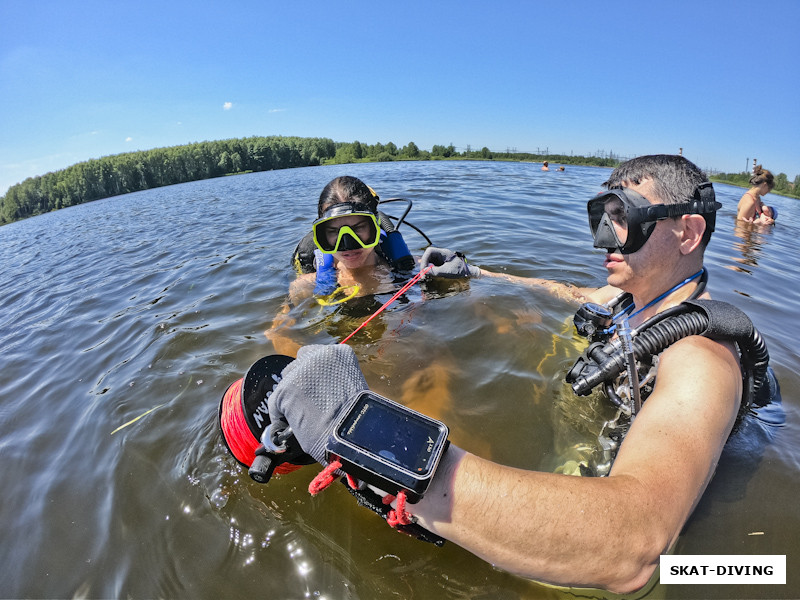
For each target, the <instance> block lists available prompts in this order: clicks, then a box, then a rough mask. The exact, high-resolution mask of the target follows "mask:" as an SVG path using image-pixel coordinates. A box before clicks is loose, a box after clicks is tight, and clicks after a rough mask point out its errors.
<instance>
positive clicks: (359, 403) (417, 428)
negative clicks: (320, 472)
mask: <svg viewBox="0 0 800 600" xmlns="http://www.w3.org/2000/svg"><path fill="white" fill-rule="evenodd" d="M348 404H349V405H350V408H349V409H347V410H345V411H344V414H343V415H342V417H341V418H340V419H339V421H338V422H337V424H336V426H335V427H334V429H333V432H332V433H331V435H330V437H329V438H328V444H327V447H326V459H327V460H328V462H331V461H332V460H333V459H334V458H338V459H339V460H340V462H341V463H342V471H344V472H345V473H347V474H349V475H352V476H353V477H356V478H358V479H360V480H362V481H364V482H365V483H368V484H370V485H373V486H375V487H377V488H378V489H380V490H383V491H384V492H388V493H390V494H394V495H397V494H398V493H399V492H400V491H404V492H405V493H406V497H407V499H408V501H409V502H411V503H414V502H418V501H419V499H420V498H422V496H423V494H424V493H425V491H426V490H427V489H428V485H429V484H430V482H431V480H432V479H433V475H434V473H435V472H436V467H437V466H438V465H439V460H440V459H441V458H442V455H443V454H444V451H445V450H446V448H447V445H448V440H447V435H448V432H449V431H448V429H447V426H446V425H445V424H444V423H441V422H439V421H437V420H435V419H431V418H430V417H427V416H425V415H423V414H421V413H418V412H416V411H414V410H411V409H410V408H406V407H405V406H403V405H402V404H398V403H397V402H394V401H393V400H389V399H388V398H384V397H383V396H380V395H378V394H376V393H374V392H371V391H369V390H363V391H361V392H359V393H358V395H357V396H356V398H355V401H354V402H349V403H348Z"/></svg>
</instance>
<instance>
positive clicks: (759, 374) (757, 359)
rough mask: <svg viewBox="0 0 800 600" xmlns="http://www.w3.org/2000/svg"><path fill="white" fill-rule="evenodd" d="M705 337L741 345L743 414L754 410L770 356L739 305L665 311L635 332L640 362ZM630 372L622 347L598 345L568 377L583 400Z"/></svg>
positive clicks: (690, 304) (693, 303)
mask: <svg viewBox="0 0 800 600" xmlns="http://www.w3.org/2000/svg"><path fill="white" fill-rule="evenodd" d="M690 335H703V336H705V337H708V338H710V339H714V340H719V341H733V342H736V343H737V345H738V346H739V351H740V353H741V361H742V372H743V385H744V390H743V399H744V402H743V403H742V406H743V409H744V410H746V409H747V408H749V407H750V405H751V404H752V402H753V399H754V398H755V397H756V396H757V394H758V392H759V390H760V389H761V387H762V386H763V385H764V382H765V380H766V376H767V367H768V365H769V352H768V351H767V345H766V342H765V341H764V339H763V338H762V337H761V334H760V333H759V332H758V330H756V329H755V327H754V326H753V323H752V321H750V319H749V318H748V317H747V315H745V314H744V313H743V312H742V311H740V310H739V309H738V308H736V307H735V306H733V305H731V304H728V303H727V302H720V301H716V300H690V301H687V302H683V303H682V304H679V305H678V306H675V307H673V308H670V309H667V310H665V311H664V312H661V313H659V314H657V315H655V316H654V317H652V318H651V319H649V320H647V321H646V322H645V323H643V324H642V325H641V326H640V327H639V328H637V329H636V330H635V332H634V338H633V350H634V355H635V357H636V360H637V361H639V360H641V359H642V358H645V357H650V356H655V355H657V354H660V353H661V352H662V351H663V350H664V349H666V348H667V347H669V346H670V345H672V344H674V343H675V342H677V341H678V340H680V339H682V338H684V337H687V336H690ZM625 368H626V361H625V356H624V352H623V349H622V347H621V344H620V343H619V342H618V341H617V340H615V341H613V342H610V343H608V344H605V345H603V344H601V343H595V344H592V345H590V346H589V348H587V350H586V352H584V354H583V356H581V358H579V359H578V361H577V362H576V363H575V365H574V366H573V368H572V369H571V370H570V372H569V373H568V374H567V378H566V379H567V383H570V384H572V389H573V391H574V392H575V393H576V394H577V395H579V396H586V395H588V394H589V393H591V391H592V390H593V389H594V388H595V387H597V386H598V385H600V384H601V383H605V382H609V381H613V380H614V379H616V378H617V377H618V376H619V374H620V373H622V371H623V370H625Z"/></svg>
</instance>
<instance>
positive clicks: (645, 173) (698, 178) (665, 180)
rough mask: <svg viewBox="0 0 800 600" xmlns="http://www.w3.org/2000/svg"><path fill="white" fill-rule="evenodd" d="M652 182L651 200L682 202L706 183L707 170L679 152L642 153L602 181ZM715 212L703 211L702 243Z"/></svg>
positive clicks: (612, 183)
mask: <svg viewBox="0 0 800 600" xmlns="http://www.w3.org/2000/svg"><path fill="white" fill-rule="evenodd" d="M648 179H649V180H651V181H652V182H653V189H654V192H655V196H656V197H655V198H649V200H652V201H657V202H662V203H663V204H680V203H682V202H687V201H688V200H690V199H691V198H693V197H694V195H695V192H696V191H697V188H698V187H700V184H702V183H707V182H708V177H707V176H706V174H705V173H704V172H703V171H702V170H701V169H700V168H699V167H698V166H697V165H695V164H694V163H693V162H691V161H690V160H687V159H685V158H684V157H683V156H680V155H677V154H653V155H649V156H639V157H637V158H632V159H631V160H629V161H626V162H624V163H622V164H621V165H620V166H619V167H617V168H616V169H614V171H613V172H612V173H611V176H610V177H609V178H608V181H606V182H605V183H604V184H603V185H604V186H606V187H607V188H615V187H620V186H621V185H622V184H623V183H627V184H633V185H639V184H640V183H642V182H643V181H645V180H648ZM711 216H713V215H703V217H704V218H705V219H706V231H705V233H704V234H703V245H704V246H705V245H707V244H708V242H709V240H710V239H711V233H712V231H713V227H711V226H710V223H713V221H711V222H710V221H709V219H710V218H711Z"/></svg>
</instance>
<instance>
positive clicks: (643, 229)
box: [586, 182, 722, 254]
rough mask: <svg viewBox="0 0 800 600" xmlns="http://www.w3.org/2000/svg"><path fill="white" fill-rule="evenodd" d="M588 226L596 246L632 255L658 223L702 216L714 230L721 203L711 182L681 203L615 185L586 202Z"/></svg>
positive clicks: (698, 188)
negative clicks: (651, 198) (655, 199)
mask: <svg viewBox="0 0 800 600" xmlns="http://www.w3.org/2000/svg"><path fill="white" fill-rule="evenodd" d="M586 207H587V210H588V212H589V227H591V229H592V236H593V237H594V247H595V248H605V249H607V250H608V251H609V252H614V251H618V252H620V253H622V254H632V253H633V252H636V251H637V250H639V249H640V248H641V247H642V246H644V245H645V243H646V242H647V240H648V239H649V238H650V235H651V234H652V233H653V230H654V229H655V226H656V222H658V221H661V220H663V219H667V218H676V217H680V216H682V215H703V216H704V217H705V219H706V228H707V229H708V231H714V222H715V217H716V211H717V210H718V209H720V208H722V204H720V203H719V202H717V201H716V200H715V198H714V188H713V187H712V186H711V183H710V182H706V183H702V184H700V185H699V186H698V187H697V189H696V190H695V192H694V195H693V197H692V198H690V199H688V200H687V201H686V202H680V203H678V204H651V203H650V201H649V200H648V199H647V198H645V197H644V196H642V195H641V194H638V193H636V192H634V191H633V190H632V189H630V188H624V187H619V188H612V189H610V190H608V191H607V192H603V193H601V194H598V195H597V196H596V197H594V198H592V199H591V200H589V202H588V204H587V206H586Z"/></svg>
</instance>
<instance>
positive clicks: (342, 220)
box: [314, 213, 380, 254]
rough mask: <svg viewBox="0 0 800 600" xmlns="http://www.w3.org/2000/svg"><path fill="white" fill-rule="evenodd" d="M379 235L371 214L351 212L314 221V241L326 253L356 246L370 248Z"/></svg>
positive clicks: (375, 243) (376, 242) (375, 242)
mask: <svg viewBox="0 0 800 600" xmlns="http://www.w3.org/2000/svg"><path fill="white" fill-rule="evenodd" d="M379 239H380V237H379V231H378V224H377V221H376V219H375V216H374V215H372V214H363V213H351V214H348V215H343V216H338V217H331V218H327V219H321V220H319V221H317V222H316V223H314V242H315V243H316V244H317V247H318V248H319V249H320V250H322V251H323V252H326V253H329V254H330V253H333V252H339V251H340V250H345V249H347V250H353V249H358V248H372V247H373V246H376V245H377V244H378V241H379Z"/></svg>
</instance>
